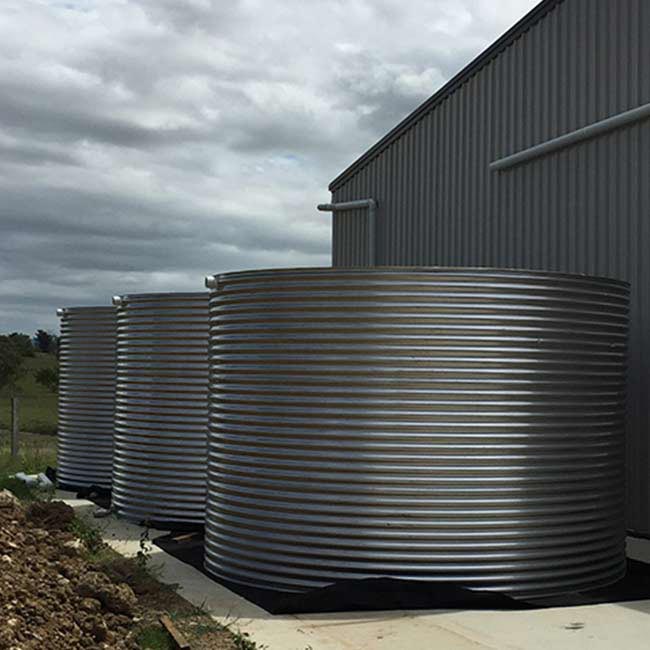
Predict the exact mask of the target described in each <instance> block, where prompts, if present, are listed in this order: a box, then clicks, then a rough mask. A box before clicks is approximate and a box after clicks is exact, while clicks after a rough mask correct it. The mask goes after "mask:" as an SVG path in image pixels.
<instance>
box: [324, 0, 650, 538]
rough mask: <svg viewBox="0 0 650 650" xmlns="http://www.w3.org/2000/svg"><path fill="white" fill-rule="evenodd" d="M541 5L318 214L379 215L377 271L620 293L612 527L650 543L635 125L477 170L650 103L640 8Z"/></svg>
mask: <svg viewBox="0 0 650 650" xmlns="http://www.w3.org/2000/svg"><path fill="white" fill-rule="evenodd" d="M545 6H546V7H547V9H548V10H547V11H544V12H540V11H537V12H536V13H535V14H534V20H531V21H527V22H526V23H525V29H522V30H520V31H519V32H518V33H515V34H513V35H512V36H511V38H510V41H509V44H508V43H504V44H503V46H502V48H501V49H500V50H499V51H498V52H495V53H494V55H493V56H491V57H488V58H486V59H484V60H482V62H481V65H480V66H472V67H471V68H470V69H469V70H468V72H467V74H466V75H465V76H464V77H462V79H457V81H456V83H455V84H454V87H453V88H452V90H451V92H450V93H448V94H446V95H444V94H443V96H440V97H439V98H438V100H437V101H436V102H433V103H428V104H427V105H426V107H425V108H426V110H419V111H416V112H415V113H414V116H413V118H409V119H408V120H407V124H406V126H405V127H404V128H403V129H402V130H401V131H400V132H399V133H398V134H397V135H396V136H395V137H392V138H389V139H388V140H386V141H385V142H384V143H383V145H382V147H380V148H379V149H376V150H374V153H373V154H372V155H370V156H368V157H367V158H365V159H364V160H362V161H361V163H360V164H358V165H355V166H353V167H352V168H351V169H350V171H349V172H348V173H347V174H346V175H345V176H343V177H340V178H339V179H338V180H337V182H336V183H334V184H333V185H332V188H333V190H334V192H333V197H332V200H333V201H334V202H339V201H351V200H354V199H360V198H374V199H376V200H377V201H378V209H377V221H376V233H377V242H376V250H377V263H378V264H380V265H381V264H390V265H411V264H428V265H456V266H497V267H518V268H538V269H549V270H553V271H561V272H569V273H590V274H597V275H605V276H611V277H616V278H619V279H622V280H626V281H628V282H630V283H631V284H632V298H631V331H630V349H631V350H632V354H631V355H630V371H629V379H630V390H629V392H630V398H629V426H628V445H627V450H628V451H627V464H628V477H627V479H628V480H627V485H628V488H627V489H628V494H627V515H628V527H629V528H630V529H631V530H633V531H636V532H640V533H643V534H646V535H650V436H649V435H648V431H650V410H649V401H648V398H647V396H648V394H649V393H650V282H649V281H648V278H650V256H648V255H646V254H644V251H645V250H646V249H647V248H648V247H649V246H650V222H649V220H648V214H650V183H648V182H647V180H646V179H647V178H648V176H649V175H650V122H648V121H647V120H646V121H641V122H639V123H637V124H634V125H630V126H627V127H626V128H623V129H618V130H614V131H611V132H610V133H607V134H605V135H602V136H600V137H598V138H594V139H592V140H590V141H586V142H582V143H581V144H578V145H574V146H572V147H568V148H566V149H564V150H561V151H556V152H553V153H552V154H549V155H546V156H543V157H540V158H537V159H535V160H532V161H530V162H528V163H526V164H523V165H520V166H517V167H513V168H511V169H509V170H507V171H503V172H495V171H491V170H490V163H491V162H493V161H495V160H498V159H501V158H504V157H506V156H508V155H510V154H514V153H516V152H519V151H521V150H524V149H527V148H529V147H532V146H534V145H537V144H541V143H544V142H546V141H548V140H551V139H553V138H556V137H558V136H561V135H564V134H568V133H571V132H573V131H574V130H577V129H580V128H581V127H585V126H587V125H591V124H594V123H596V122H598V121H600V120H603V119H604V118H607V117H610V116H615V115H617V114H619V113H622V112H624V111H627V110H630V109H634V108H636V107H639V106H643V105H646V104H648V103H650V68H649V67H648V65H647V62H648V61H649V60H650V39H648V38H647V37H646V36H647V34H649V33H650V3H648V2H642V1H641V0H617V1H616V2H611V0H564V1H563V2H559V3H545ZM352 216H353V215H350V214H346V213H342V214H340V215H336V216H335V217H334V226H333V248H332V257H333V263H334V265H335V266H355V265H364V264H367V258H366V252H365V251H366V239H365V238H364V233H362V232H360V229H361V228H362V227H363V226H362V224H361V223H355V219H353V218H351V217H352ZM363 220H364V215H363V214H361V213H360V214H359V215H356V221H358V222H363Z"/></svg>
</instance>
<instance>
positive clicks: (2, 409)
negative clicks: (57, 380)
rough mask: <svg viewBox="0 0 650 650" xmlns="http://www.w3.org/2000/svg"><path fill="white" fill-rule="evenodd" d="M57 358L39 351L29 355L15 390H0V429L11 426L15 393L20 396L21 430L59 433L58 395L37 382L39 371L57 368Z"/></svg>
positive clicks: (22, 367)
mask: <svg viewBox="0 0 650 650" xmlns="http://www.w3.org/2000/svg"><path fill="white" fill-rule="evenodd" d="M56 364H57V361H56V357H55V356H54V355H52V354H43V353H41V352H37V353H36V356H34V357H32V358H26V359H25V360H24V361H23V365H22V366H21V376H20V378H19V379H18V381H17V382H16V387H15V391H14V390H10V389H8V388H6V387H5V388H4V389H3V390H0V429H8V428H9V426H10V422H11V399H10V398H11V395H12V392H15V394H16V395H18V396H19V397H20V429H21V431H30V432H32V433H45V434H54V433H56V409H57V395H56V394H55V393H52V392H50V391H48V390H47V389H46V388H45V387H44V386H41V385H40V384H38V383H36V379H35V377H34V375H35V373H36V372H38V370H40V369H41V368H47V367H56Z"/></svg>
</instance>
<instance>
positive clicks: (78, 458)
mask: <svg viewBox="0 0 650 650" xmlns="http://www.w3.org/2000/svg"><path fill="white" fill-rule="evenodd" d="M57 313H58V315H59V317H60V318H61V338H60V339H59V408H58V418H59V423H58V427H57V481H58V483H59V484H60V485H62V486H67V487H72V488H80V487H88V486H90V485H99V486H101V487H104V488H110V487H111V469H112V465H113V411H114V405H115V328H116V318H115V309H114V308H113V307H69V308H65V309H59V310H58V312H57Z"/></svg>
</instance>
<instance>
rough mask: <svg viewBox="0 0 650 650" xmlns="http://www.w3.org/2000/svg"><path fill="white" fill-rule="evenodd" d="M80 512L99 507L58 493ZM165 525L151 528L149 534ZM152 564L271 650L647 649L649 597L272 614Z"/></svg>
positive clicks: (648, 549)
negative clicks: (519, 606) (495, 607)
mask: <svg viewBox="0 0 650 650" xmlns="http://www.w3.org/2000/svg"><path fill="white" fill-rule="evenodd" d="M59 498H62V499H63V500H64V501H66V503H68V504H70V505H71V506H73V507H74V508H75V509H76V510H77V511H78V512H79V513H80V514H82V515H84V516H89V517H90V516H92V511H93V510H94V509H95V506H94V505H93V504H91V503H90V502H88V501H85V500H82V499H72V498H70V494H69V493H60V495H59ZM93 523H94V524H95V525H96V526H98V527H100V528H101V529H102V530H103V533H104V538H105V540H106V542H107V543H108V544H109V545H110V546H111V547H112V548H114V549H115V550H116V551H118V552H119V553H122V554H123V555H127V556H133V555H135V554H136V553H137V552H138V550H139V548H140V546H139V543H140V536H141V533H142V530H143V529H142V528H141V527H140V526H136V525H134V524H130V523H128V522H124V521H121V520H118V519H116V518H115V517H112V516H111V517H107V518H106V519H95V520H93ZM163 533H164V531H154V530H150V536H151V538H152V539H153V538H155V537H156V536H157V535H159V534H163ZM628 555H629V556H630V557H633V558H635V559H639V560H644V561H650V541H646V540H638V539H630V540H629V544H628ZM151 558H152V560H151V561H152V563H153V564H154V566H156V567H157V568H158V567H159V570H160V579H161V580H162V581H163V582H168V583H173V584H178V585H180V591H179V593H180V594H181V595H182V596H183V597H184V598H186V599H187V600H188V601H190V602H191V603H193V604H195V605H197V606H203V607H204V608H205V609H207V610H208V611H209V612H210V613H211V614H212V615H213V616H214V618H215V619H216V620H218V621H219V622H221V623H228V624H232V625H233V626H234V627H235V628H238V629H240V630H241V631H243V632H247V633H248V634H250V636H251V638H252V639H253V640H255V641H256V642H257V643H258V645H260V646H262V645H264V646H266V647H267V648H268V649H269V650H306V649H307V648H311V650H361V649H363V650H403V649H405V650H411V649H412V650H427V649H429V648H432V649H434V648H435V649H436V650H612V648H616V649H620V650H623V649H624V650H646V649H647V648H648V647H650V600H643V601H636V602H632V603H617V604H606V605H589V606H581V607H565V608H554V609H543V610H534V611H516V612H512V611H431V612H423V611H393V612H369V613H356V612H355V613H349V614H301V615H296V616H272V615H271V614H268V613H267V612H265V611H264V610H263V609H261V608H259V607H257V606H256V605H254V604H253V603H250V602H248V601H247V600H245V599H244V598H242V597H241V596H238V595H237V594H235V593H233V592H231V591H230V590H228V589H226V588H225V587H222V586H221V585H219V584H217V583H216V582H213V581H212V580H210V579H209V578H207V577H206V576H204V575H203V574H202V573H200V572H199V571H197V570H196V569H194V568H192V567H190V566H189V565H187V564H184V563H182V562H180V561H179V560H176V559H175V558H173V557H171V556H170V555H168V554H167V553H165V552H163V551H162V550H161V549H159V548H158V547H157V546H154V547H153V549H152V553H151Z"/></svg>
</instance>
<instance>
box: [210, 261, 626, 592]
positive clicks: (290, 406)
mask: <svg viewBox="0 0 650 650" xmlns="http://www.w3.org/2000/svg"><path fill="white" fill-rule="evenodd" d="M628 298H629V295H628V288H627V286H626V285H625V284H624V283H621V282H618V281H613V280H605V279H598V278H590V277H584V276H569V275H560V274H548V273H536V272H517V271H500V270H487V269H483V270H481V269H426V268H419V269H407V268H402V269H396V268H392V269H390V268H379V269H376V270H374V271H371V270H360V269H294V270H282V271H278V270H269V271H252V272H243V273H229V274H225V275H222V276H219V277H218V291H213V293H212V295H211V300H210V323H211V335H210V359H211V383H210V445H209V461H208V486H209V487H208V507H207V512H206V544H205V553H206V555H205V557H206V567H207V568H208V570H209V571H211V572H212V573H214V574H216V575H217V576H220V577H222V578H224V579H227V580H232V581H235V582H240V583H245V584H252V585H256V586H258V587H269V588H275V589H281V590H297V591H300V590H304V589H308V588H311V587H318V586H322V585H325V584H328V583H331V582H333V581H336V580H340V579H350V578H364V577H369V576H377V575H384V576H392V577H397V578H406V579H414V580H434V581H441V580H451V581H457V582H460V583H463V584H465V585H468V586H471V587H475V588H479V587H481V588H486V589H491V590H496V591H504V592H508V593H511V594H514V595H519V596H530V595H547V594H554V593H559V592H564V591H570V590H577V589H586V588H589V587H596V586H599V585H603V584H606V583H609V582H612V581H614V580H616V579H617V578H620V577H621V576H622V575H623V573H624V571H625V553H624V522H623V482H624V476H623V474H624V472H623V444H624V398H625V395H624V391H625V354H626V336H627V325H628Z"/></svg>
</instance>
